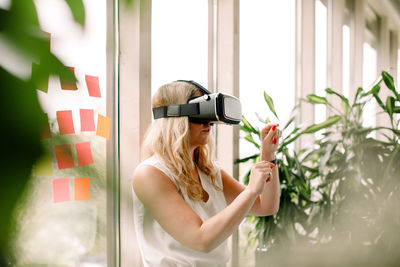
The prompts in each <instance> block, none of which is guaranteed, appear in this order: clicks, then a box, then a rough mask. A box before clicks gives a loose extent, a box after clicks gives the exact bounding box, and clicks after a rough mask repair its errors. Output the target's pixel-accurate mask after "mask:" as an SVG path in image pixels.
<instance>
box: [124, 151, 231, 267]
mask: <svg viewBox="0 0 400 267" xmlns="http://www.w3.org/2000/svg"><path fill="white" fill-rule="evenodd" d="M141 165H151V166H154V167H156V168H158V169H159V170H161V171H162V172H163V173H165V174H166V175H167V176H168V177H169V178H170V179H171V180H172V182H174V184H175V185H176V187H177V188H178V191H179V193H180V194H181V195H182V196H183V198H184V199H185V201H186V202H187V203H188V204H189V206H190V207H191V208H192V209H193V211H194V212H196V213H197V215H199V217H200V218H201V219H202V220H203V221H205V220H207V219H208V218H210V217H212V216H214V215H215V214H216V213H218V212H219V211H221V210H222V209H224V208H225V207H226V201H225V196H224V193H223V192H222V191H218V190H216V189H215V188H214V186H213V185H212V183H211V180H210V179H209V177H208V176H207V175H206V174H205V173H203V172H202V171H201V170H200V169H198V173H199V177H200V179H201V184H202V186H203V188H204V190H205V191H207V193H208V195H209V198H208V201H207V202H203V201H192V200H190V199H189V197H188V196H187V194H186V193H185V192H183V191H184V190H181V188H180V186H179V184H178V183H177V182H176V181H175V179H174V178H173V176H172V174H171V172H170V171H169V170H168V169H167V168H166V167H165V166H164V165H162V164H161V162H160V161H159V160H158V159H157V157H156V156H152V157H150V158H148V159H146V160H145V161H143V162H142V163H141V164H140V165H139V166H141ZM216 184H217V185H218V187H220V188H222V179H221V172H220V171H219V170H218V176H217V177H216ZM132 192H133V206H134V208H133V211H134V212H133V214H134V215H133V216H134V225H135V230H136V236H137V240H138V244H139V249H140V253H141V256H142V261H143V264H144V266H157V267H158V266H162V267H163V266H196V267H202V266H204V267H210V266H226V263H227V262H228V260H229V258H230V251H229V248H228V243H227V241H226V240H225V241H224V242H223V243H222V244H221V245H219V246H218V247H217V248H215V249H214V250H212V251H210V252H209V253H203V252H199V251H196V250H193V249H191V248H188V247H186V246H184V245H182V244H181V243H179V242H178V241H176V240H175V239H174V238H173V237H172V236H171V235H169V234H168V233H167V232H166V231H164V229H163V228H162V227H161V225H160V224H159V223H158V222H157V221H156V220H155V219H154V218H153V216H152V215H151V214H150V213H149V212H148V211H147V210H146V209H145V208H144V206H143V204H142V202H141V201H140V200H139V199H138V198H137V196H136V194H135V192H134V191H133V189H132Z"/></svg>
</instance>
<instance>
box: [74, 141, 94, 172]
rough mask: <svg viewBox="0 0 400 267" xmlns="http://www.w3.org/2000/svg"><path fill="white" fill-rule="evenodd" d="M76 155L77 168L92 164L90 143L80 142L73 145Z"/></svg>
mask: <svg viewBox="0 0 400 267" xmlns="http://www.w3.org/2000/svg"><path fill="white" fill-rule="evenodd" d="M75 147H76V155H77V157H78V166H84V165H89V164H92V163H93V157H92V151H91V150H90V142H82V143H77V144H75Z"/></svg>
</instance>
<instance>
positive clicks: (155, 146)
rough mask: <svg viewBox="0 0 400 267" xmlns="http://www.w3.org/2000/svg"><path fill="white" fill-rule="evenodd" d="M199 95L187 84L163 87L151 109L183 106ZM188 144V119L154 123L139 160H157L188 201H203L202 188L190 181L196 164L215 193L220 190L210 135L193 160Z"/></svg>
mask: <svg viewBox="0 0 400 267" xmlns="http://www.w3.org/2000/svg"><path fill="white" fill-rule="evenodd" d="M198 92H199V90H198V89H197V87H196V86H194V85H192V84H190V83H187V82H173V83H169V84H165V85H163V86H161V87H160V88H159V89H158V91H157V92H156V93H155V94H154V95H153V97H152V101H151V102H152V108H156V107H160V106H166V105H170V104H186V103H187V101H188V99H189V98H192V97H194V96H195V95H196V93H198ZM189 144H190V143H189V119H188V117H186V116H185V117H170V118H160V119H156V120H154V121H153V123H152V124H151V126H150V127H149V129H148V130H147V133H146V136H145V139H144V142H143V145H142V148H143V149H142V151H143V155H142V156H143V158H148V157H151V156H153V155H156V156H158V158H160V159H161V160H162V161H163V164H164V165H165V166H166V167H167V168H168V169H169V170H170V171H171V173H172V175H173V176H174V178H175V180H176V181H177V182H178V184H179V185H180V186H181V188H183V189H184V190H185V192H186V193H187V195H188V197H189V198H190V199H191V200H202V198H203V190H202V187H201V185H200V184H199V183H198V182H197V181H196V180H194V179H193V178H192V170H193V168H194V167H195V164H196V165H197V166H198V168H199V169H200V170H201V171H202V172H204V173H205V174H207V175H208V176H209V177H210V179H211V182H212V184H213V186H214V187H215V188H216V189H217V190H221V188H219V187H218V186H217V185H216V182H215V178H216V176H217V169H216V168H215V167H214V164H213V161H212V156H213V151H214V146H213V139H212V137H211V135H209V137H208V142H207V144H206V145H201V146H199V147H197V148H196V149H195V151H194V155H193V158H192V155H191V150H190V145H189Z"/></svg>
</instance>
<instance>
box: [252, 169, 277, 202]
mask: <svg viewBox="0 0 400 267" xmlns="http://www.w3.org/2000/svg"><path fill="white" fill-rule="evenodd" d="M274 166H275V164H273V163H272V162H268V161H260V162H258V163H256V164H255V165H254V166H253V167H252V168H251V171H250V181H249V184H248V185H247V189H248V190H251V192H252V193H254V194H255V195H256V196H258V195H259V194H261V192H262V191H263V189H264V186H265V184H266V183H268V182H269V181H270V180H271V177H272V168H274Z"/></svg>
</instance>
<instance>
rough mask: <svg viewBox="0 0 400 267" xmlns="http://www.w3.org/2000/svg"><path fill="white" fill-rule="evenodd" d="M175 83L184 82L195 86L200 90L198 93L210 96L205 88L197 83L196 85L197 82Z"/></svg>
mask: <svg viewBox="0 0 400 267" xmlns="http://www.w3.org/2000/svg"><path fill="white" fill-rule="evenodd" d="M177 82H186V83H190V84H193V85H194V86H196V87H197V88H198V89H199V90H200V92H202V93H203V94H204V95H210V94H211V92H210V91H208V90H207V89H206V88H204V87H203V86H202V85H201V84H199V83H197V82H195V81H192V80H177Z"/></svg>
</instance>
